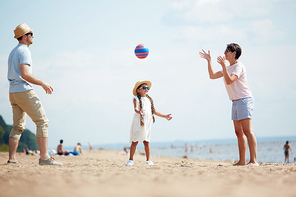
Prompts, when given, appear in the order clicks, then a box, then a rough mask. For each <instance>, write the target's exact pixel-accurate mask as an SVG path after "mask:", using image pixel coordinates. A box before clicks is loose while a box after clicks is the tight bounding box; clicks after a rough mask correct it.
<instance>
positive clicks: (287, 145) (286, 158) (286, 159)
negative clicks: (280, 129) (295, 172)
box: [284, 141, 292, 163]
mask: <svg viewBox="0 0 296 197" xmlns="http://www.w3.org/2000/svg"><path fill="white" fill-rule="evenodd" d="M284 150H285V162H286V163H289V162H290V161H289V156H290V154H289V151H291V152H292V149H291V145H290V143H289V141H286V144H285V145H284Z"/></svg>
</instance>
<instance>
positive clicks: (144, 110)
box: [126, 81, 172, 166]
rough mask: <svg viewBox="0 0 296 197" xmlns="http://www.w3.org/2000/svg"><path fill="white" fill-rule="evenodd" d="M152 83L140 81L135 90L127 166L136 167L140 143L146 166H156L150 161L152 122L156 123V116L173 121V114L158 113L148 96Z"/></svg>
mask: <svg viewBox="0 0 296 197" xmlns="http://www.w3.org/2000/svg"><path fill="white" fill-rule="evenodd" d="M151 85H152V84H151V82H150V81H138V82H137V83H136V84H135V86H134V89H133V95H134V98H133V105H134V110H135V114H134V118H133V122H132V125H131V129H130V143H131V148H130V158H129V161H128V162H127V164H126V165H127V166H132V165H134V161H133V160H134V154H135V151H136V148H137V145H138V142H139V141H140V142H143V144H144V146H145V153H146V159H147V161H146V164H148V165H154V164H153V162H152V161H150V143H149V142H150V134H151V126H152V122H153V123H154V122H155V118H154V114H155V115H156V116H159V117H162V118H166V119H167V120H171V119H172V116H171V114H167V115H164V114H162V113H160V112H158V111H157V110H156V109H155V107H154V102H153V100H152V98H151V97H150V96H149V95H148V92H149V89H150V88H151Z"/></svg>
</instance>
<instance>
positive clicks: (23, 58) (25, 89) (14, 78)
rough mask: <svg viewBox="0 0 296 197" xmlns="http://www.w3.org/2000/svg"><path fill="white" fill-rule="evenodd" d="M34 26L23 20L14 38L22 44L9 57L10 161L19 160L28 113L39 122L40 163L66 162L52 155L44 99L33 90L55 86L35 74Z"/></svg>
mask: <svg viewBox="0 0 296 197" xmlns="http://www.w3.org/2000/svg"><path fill="white" fill-rule="evenodd" d="M32 31H33V29H31V28H30V27H29V26H28V25H27V24H26V23H23V24H20V25H19V26H17V27H16V28H15V30H14V35H15V36H14V38H16V39H17V40H18V45H17V46H16V47H15V48H14V49H13V50H12V51H11V52H10V54H9V57H8V74H7V78H8V81H9V100H10V103H11V106H12V114H13V127H12V129H11V132H10V135H9V159H8V161H7V163H13V164H15V163H19V162H18V161H17V159H16V150H17V147H18V144H19V140H20V138H21V135H22V132H23V131H24V129H25V124H26V114H28V115H29V116H30V118H31V119H32V121H33V122H34V123H35V124H36V127H37V129H36V137H37V142H38V145H39V149H40V158H39V165H63V164H62V163H60V162H57V161H55V159H54V158H52V157H50V156H49V154H48V149H47V141H48V139H47V138H48V124H49V121H48V119H47V117H46V115H45V111H44V109H43V107H42V104H41V101H40V100H39V98H38V97H37V95H36V93H35V92H34V90H33V85H32V84H35V85H39V86H41V87H42V88H43V89H44V90H45V92H46V94H51V93H52V92H53V88H52V87H51V86H50V85H49V84H47V83H45V82H44V81H42V80H40V79H38V78H36V77H35V76H34V75H33V74H32V67H33V64H32V58H31V52H30V51H29V46H30V45H31V44H33V38H34V36H33V32H32Z"/></svg>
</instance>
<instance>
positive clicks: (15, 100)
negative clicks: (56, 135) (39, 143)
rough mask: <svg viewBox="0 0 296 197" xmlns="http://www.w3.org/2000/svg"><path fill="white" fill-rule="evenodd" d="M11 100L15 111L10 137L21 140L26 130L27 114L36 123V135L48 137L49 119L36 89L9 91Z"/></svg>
mask: <svg viewBox="0 0 296 197" xmlns="http://www.w3.org/2000/svg"><path fill="white" fill-rule="evenodd" d="M9 100H10V103H11V106H12V113H13V127H12V129H11V132H10V135H9V137H12V138H15V139H18V140H20V138H21V134H22V132H23V131H24V130H25V124H26V114H28V116H29V117H30V118H31V119H32V121H33V122H34V123H35V124H36V127H37V128H36V137H48V124H49V121H48V119H47V117H46V115H45V111H44V109H43V107H42V104H41V101H40V100H39V98H38V97H37V95H36V93H35V92H34V90H27V91H25V92H13V93H9Z"/></svg>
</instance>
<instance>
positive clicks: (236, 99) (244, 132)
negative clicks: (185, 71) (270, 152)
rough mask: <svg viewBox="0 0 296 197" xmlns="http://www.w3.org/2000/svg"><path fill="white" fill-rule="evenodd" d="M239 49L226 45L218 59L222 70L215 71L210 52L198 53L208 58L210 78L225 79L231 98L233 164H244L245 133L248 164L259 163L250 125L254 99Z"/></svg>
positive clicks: (233, 44) (232, 45)
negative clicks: (234, 138)
mask: <svg viewBox="0 0 296 197" xmlns="http://www.w3.org/2000/svg"><path fill="white" fill-rule="evenodd" d="M241 52H242V50H241V47H240V46H239V45H238V44H235V43H231V44H228V45H227V47H226V50H225V52H224V55H225V57H221V56H219V57H218V58H217V62H218V63H219V64H220V65H221V66H222V70H221V71H218V72H214V70H213V68H212V61H211V54H210V51H208V53H206V52H205V51H204V50H202V52H200V53H199V55H200V57H201V58H204V59H206V60H207V61H208V72H209V75H210V79H218V78H221V77H223V78H224V82H225V87H226V90H227V93H228V95H229V99H230V100H232V120H233V124H234V129H235V134H236V136H237V140H238V149H239V162H237V163H236V164H234V165H245V164H246V150H247V142H246V138H245V136H246V137H247V139H248V144H249V150H250V161H249V163H248V165H255V166H258V163H257V141H256V137H255V135H254V133H253V128H252V112H253V108H254V98H253V96H252V93H251V91H250V89H249V87H248V84H247V75H246V68H245V66H244V65H243V64H242V63H241V62H239V61H238V58H239V57H240V55H241ZM225 60H227V61H228V62H229V64H230V65H229V66H226V64H225Z"/></svg>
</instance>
